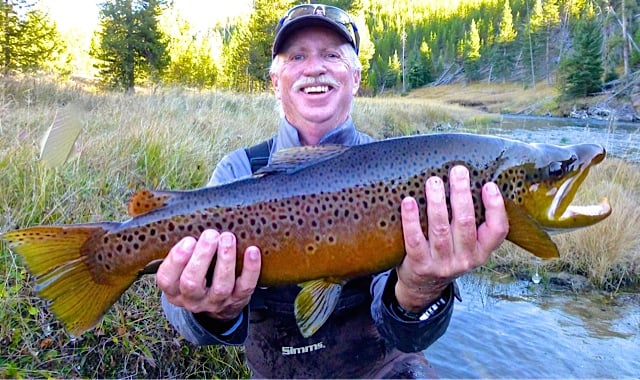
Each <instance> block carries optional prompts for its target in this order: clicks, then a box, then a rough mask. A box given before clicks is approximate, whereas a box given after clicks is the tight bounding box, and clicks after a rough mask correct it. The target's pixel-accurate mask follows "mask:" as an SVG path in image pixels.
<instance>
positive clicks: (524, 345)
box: [425, 116, 640, 379]
mask: <svg viewBox="0 0 640 380" xmlns="http://www.w3.org/2000/svg"><path fill="white" fill-rule="evenodd" d="M456 131H458V132H473V133H481V134H492V135H497V136H501V137H509V138H515V139H518V140H522V141H527V142H544V143H553V144H559V145H567V144H576V143H583V142H590V143H600V144H602V145H604V146H605V148H606V149H607V152H608V155H610V156H615V157H620V158H624V159H626V160H629V161H634V162H640V124H624V123H607V122H600V121H593V120H590V121H583V120H573V119H560V118H540V117H532V118H529V117H519V116H504V117H503V118H502V119H501V120H500V121H499V122H498V123H495V124H491V125H483V126H473V127H466V128H464V129H462V130H459V129H456ZM459 284H460V289H461V292H462V297H463V302H461V303H457V305H456V308H455V310H454V314H453V318H452V320H451V325H450V327H449V329H448V331H447V333H446V334H445V335H444V336H443V337H442V338H441V339H440V340H439V341H437V342H436V343H435V344H434V345H432V346H431V347H430V348H429V349H427V350H426V351H425V355H426V356H427V358H428V359H429V361H430V362H431V363H432V365H433V367H434V369H435V371H436V373H437V374H438V375H439V376H440V377H441V378H516V379H525V378H526V379H531V378H536V379H538V378H549V379H566V378H617V379H619V378H634V379H638V378H640V296H639V295H638V294H617V295H616V296H615V297H613V298H612V297H609V296H607V295H605V294H603V293H601V292H593V293H585V294H576V293H573V292H572V291H571V290H563V289H557V288H556V289H551V288H548V287H547V286H545V285H543V284H535V283H534V282H532V281H516V282H509V283H499V282H495V281H489V280H486V279H484V278H481V277H479V276H477V275H468V276H466V277H463V278H461V279H460V281H459Z"/></svg>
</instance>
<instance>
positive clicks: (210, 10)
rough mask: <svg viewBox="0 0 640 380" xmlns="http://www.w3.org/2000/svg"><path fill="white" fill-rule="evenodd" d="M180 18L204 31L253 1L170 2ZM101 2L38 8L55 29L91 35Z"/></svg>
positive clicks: (71, 0)
mask: <svg viewBox="0 0 640 380" xmlns="http://www.w3.org/2000/svg"><path fill="white" fill-rule="evenodd" d="M173 1H174V4H175V5H174V6H175V7H176V8H177V9H179V11H180V13H181V14H182V17H183V18H184V19H186V20H187V21H188V22H189V23H190V24H191V25H192V27H193V28H194V29H205V28H207V27H209V26H212V25H215V23H216V21H218V20H223V19H225V18H227V17H232V16H234V15H237V14H240V13H242V12H245V11H248V10H249V9H250V7H251V4H252V0H173ZM101 2H103V0H40V2H39V3H38V5H39V6H40V7H42V9H43V10H46V11H47V12H48V13H49V15H50V16H51V18H52V19H54V20H55V21H56V22H57V24H58V28H59V29H60V30H61V31H63V30H70V29H78V30H81V31H89V32H91V31H93V30H94V29H95V27H96V25H97V23H98V11H99V8H98V4H99V3H101Z"/></svg>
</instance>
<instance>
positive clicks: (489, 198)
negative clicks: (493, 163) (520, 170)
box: [395, 166, 509, 312]
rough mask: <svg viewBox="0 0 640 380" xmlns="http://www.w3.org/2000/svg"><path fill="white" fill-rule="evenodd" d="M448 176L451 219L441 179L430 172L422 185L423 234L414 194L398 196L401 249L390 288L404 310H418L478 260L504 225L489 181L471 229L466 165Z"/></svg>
mask: <svg viewBox="0 0 640 380" xmlns="http://www.w3.org/2000/svg"><path fill="white" fill-rule="evenodd" d="M449 178H450V180H449V184H450V188H449V193H450V203H451V213H452V215H451V216H452V218H451V222H449V215H448V211H447V204H446V198H445V189H444V184H443V182H442V180H441V179H440V178H438V177H431V178H429V179H428V180H427V182H426V184H425V194H426V197H427V223H428V233H427V235H428V236H425V235H424V233H423V231H422V227H421V225H420V215H419V211H418V205H417V203H416V201H415V199H413V198H411V197H407V198H405V199H404V200H403V201H402V227H403V234H404V244H405V250H406V253H407V254H406V256H405V258H404V260H403V262H402V264H401V265H400V266H399V267H398V268H397V272H398V282H397V283H396V287H395V293H396V298H397V299H398V303H399V304H400V306H402V307H403V308H404V309H405V310H408V311H413V312H418V311H421V310H423V309H424V308H425V307H426V306H427V305H428V304H429V303H431V302H432V301H434V300H435V299H436V298H438V297H439V296H440V294H441V293H442V291H443V290H444V289H445V288H446V287H447V286H448V285H449V284H450V283H451V282H452V281H453V280H454V279H456V278H457V277H459V276H461V275H463V274H465V273H467V272H469V271H470V270H472V269H474V268H476V267H479V266H481V265H482V264H484V263H485V262H486V261H487V259H488V258H489V256H490V255H491V253H492V252H493V251H494V250H495V249H496V248H498V246H500V244H501V243H502V242H503V241H504V239H505V237H506V236H507V233H508V230H509V221H508V219H507V213H506V211H505V208H504V201H503V199H502V195H501V194H500V192H499V190H498V188H497V186H496V185H495V184H494V183H487V184H485V185H484V187H483V188H482V201H483V204H484V207H485V221H484V222H483V223H482V224H481V225H480V226H479V227H478V228H477V229H476V220H475V211H474V206H473V200H472V197H471V187H470V179H469V172H468V170H467V169H466V168H465V167H463V166H456V167H454V168H453V169H452V170H451V173H450V176H449Z"/></svg>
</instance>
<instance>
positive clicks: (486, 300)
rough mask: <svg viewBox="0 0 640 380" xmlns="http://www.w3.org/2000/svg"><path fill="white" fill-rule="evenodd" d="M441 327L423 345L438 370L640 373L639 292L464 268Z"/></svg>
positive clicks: (526, 374)
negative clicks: (508, 279) (573, 286)
mask: <svg viewBox="0 0 640 380" xmlns="http://www.w3.org/2000/svg"><path fill="white" fill-rule="evenodd" d="M459 285H460V289H461V292H462V299H463V301H462V302H461V303H457V304H456V307H455V309H454V314H453V318H452V320H451V324H450V326H449V329H448V330H447V332H446V334H445V335H444V336H443V337H442V338H440V340H438V341H437V342H436V343H435V344H433V345H432V346H431V347H430V348H429V349H427V350H426V351H425V355H426V356H427V358H428V359H429V361H430V362H431V364H432V365H433V367H434V369H435V371H436V373H437V374H438V376H439V377H441V378H457V379H460V378H482V379H484V378H516V379H532V378H536V379H540V378H547V379H566V378H616V379H620V378H636V379H637V378H639V377H640V298H639V297H637V295H635V296H634V295H631V294H628V295H624V294H622V295H620V294H619V295H617V296H616V297H615V299H613V300H612V299H611V298H610V297H608V296H605V295H602V294H599V293H592V294H573V293H572V292H571V291H570V290H566V291H561V290H557V289H556V290H550V289H548V288H546V287H545V286H544V285H542V284H539V285H536V284H534V283H533V282H527V281H518V282H512V283H509V284H500V283H497V282H491V281H487V280H484V279H482V278H479V277H477V276H467V277H464V278H462V279H460V281H459Z"/></svg>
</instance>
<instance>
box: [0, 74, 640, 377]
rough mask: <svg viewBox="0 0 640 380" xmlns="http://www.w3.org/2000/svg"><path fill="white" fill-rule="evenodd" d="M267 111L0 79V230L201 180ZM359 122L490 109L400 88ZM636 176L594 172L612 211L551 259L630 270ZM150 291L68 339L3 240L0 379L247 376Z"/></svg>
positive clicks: (238, 356)
mask: <svg viewBox="0 0 640 380" xmlns="http://www.w3.org/2000/svg"><path fill="white" fill-rule="evenodd" d="M462 92H463V93H465V94H466V95H465V96H469V94H468V93H467V91H466V90H465V91H462ZM441 95H442V94H441ZM442 99H443V100H446V98H445V97H444V95H442ZM69 102H74V103H76V104H78V105H80V107H81V109H82V110H83V115H82V117H83V120H84V123H85V126H84V129H83V132H82V135H81V136H80V139H79V140H78V143H77V147H76V152H75V154H74V156H73V157H72V159H71V160H70V161H69V162H68V163H67V164H66V165H65V166H64V167H62V168H60V169H58V170H50V169H47V168H46V167H44V166H43V165H42V164H41V163H40V162H39V161H38V160H37V157H38V153H39V143H40V139H41V136H42V135H43V133H44V131H45V130H46V129H47V127H48V126H49V125H50V123H51V121H52V120H53V117H54V115H55V112H56V110H57V109H58V108H59V107H61V106H63V105H64V104H67V103H69ZM274 109H275V102H274V100H273V97H272V96H270V95H268V94H264V95H246V94H244V95H243V94H233V93H218V92H206V93H194V92H188V91H183V90H176V89H168V90H167V89H163V90H157V92H155V93H147V94H138V95H135V96H129V95H122V94H94V93H90V92H87V91H84V90H82V89H80V88H75V87H69V86H67V85H64V84H56V83H53V82H51V81H48V80H44V79H38V78H36V79H24V80H19V81H4V82H2V83H0V210H1V213H0V231H6V230H10V229H14V228H19V227H25V226H31V225H34V224H44V223H47V224H60V223H79V222H89V221H98V220H122V219H124V218H126V217H127V216H126V214H125V209H126V207H125V204H126V201H127V200H128V198H129V197H130V195H131V194H132V193H133V192H134V191H135V190H137V189H139V188H141V187H150V188H162V189H190V188H195V187H199V186H202V185H203V184H205V183H206V181H207V179H208V177H209V175H210V173H211V171H212V169H213V166H214V164H215V163H216V162H217V161H218V160H219V159H220V158H221V157H222V156H223V155H224V154H226V153H228V152H230V151H231V150H233V149H235V148H238V147H241V146H247V145H251V144H254V143H256V142H259V141H261V140H263V139H265V138H267V137H269V136H271V135H272V134H273V133H274V131H275V130H276V129H277V126H278V120H279V117H278V115H277V113H276V112H275V111H274ZM488 115H489V116H491V115H490V114H488ZM353 117H354V120H355V122H356V124H357V125H358V126H359V127H360V128H362V129H363V130H365V131H367V132H369V133H371V134H373V135H375V136H377V137H387V136H396V135H406V134H413V133H417V132H422V133H426V132H431V131H439V130H448V129H451V128H454V127H455V126H456V125H458V124H461V123H465V122H468V121H469V120H470V119H473V120H478V118H482V117H484V116H483V113H478V112H477V111H475V110H471V111H470V110H469V109H468V108H463V107H460V106H456V105H453V106H452V105H450V104H447V102H446V101H445V102H442V101H440V102H435V101H432V100H424V99H416V98H413V97H407V98H401V99H397V98H393V99H365V98H360V99H358V100H357V102H356V105H355V108H354V112H353ZM637 173H638V172H637V167H635V166H631V165H629V164H627V163H624V162H617V163H616V162H615V161H613V160H611V161H610V164H609V165H603V166H602V170H599V171H594V175H593V176H592V177H593V178H590V180H591V181H595V182H592V183H593V185H590V186H583V188H586V189H592V190H593V192H592V193H591V194H590V193H586V194H584V196H586V197H592V198H593V197H594V196H595V194H597V196H600V195H603V194H606V195H608V196H609V197H610V198H611V203H612V204H613V206H614V208H615V211H614V215H613V216H612V217H611V218H609V220H608V221H607V222H606V223H603V224H602V225H599V226H596V227H593V228H591V229H588V230H585V231H584V232H577V233H575V234H571V235H570V236H566V237H562V239H563V240H561V241H560V244H561V246H562V247H563V248H562V250H563V252H569V253H568V254H567V255H566V256H564V259H563V261H560V262H559V263H560V264H559V265H562V266H563V267H565V268H567V269H570V270H576V271H579V272H584V273H587V274H588V275H589V276H590V277H592V278H593V279H595V280H596V281H597V282H599V283H601V284H611V285H613V284H616V283H618V282H620V281H621V280H620V279H624V281H626V280H627V279H632V278H635V279H636V280H637V279H638V273H639V272H640V268H638V241H637V239H638V236H637V233H635V234H634V228H637V227H635V226H637V207H638V206H637V205H638V204H639V202H638V191H639V189H640V184H639V181H640V180H639V179H638V175H637ZM593 253H596V254H595V255H594V254H593ZM502 256H504V257H502V258H503V259H504V260H508V259H507V258H506V257H507V255H506V254H505V255H502ZM497 257H498V258H500V257H501V256H500V255H498V256H497ZM510 260H511V261H510V262H511V263H512V264H514V263H515V265H523V266H530V262H531V259H530V257H527V259H526V260H527V261H525V260H524V259H521V258H520V256H518V255H517V254H516V255H512V256H511V259H510ZM610 274H613V275H615V276H612V277H607V276H608V275H610ZM158 293H159V292H158V290H157V288H156V286H155V284H154V280H153V277H147V278H145V279H144V280H143V281H139V282H138V283H136V285H135V286H134V287H132V288H131V289H130V290H129V291H127V292H126V294H125V296H124V297H123V298H122V299H121V300H120V301H119V302H118V303H117V304H116V306H115V307H114V308H113V309H112V310H111V311H110V312H109V313H108V314H107V315H106V316H105V319H104V320H103V322H101V323H100V324H99V325H98V327H97V328H96V329H94V330H93V331H91V332H89V333H86V334H84V335H83V336H81V337H78V338H76V339H73V338H71V337H70V336H68V335H67V334H66V333H65V332H64V331H63V330H62V328H61V326H60V324H59V323H58V322H57V321H56V320H55V318H53V316H51V315H50V314H49V312H48V311H47V308H46V305H45V304H44V303H43V302H42V301H41V300H39V299H38V298H37V297H35V296H34V294H35V292H34V290H33V288H32V281H31V279H30V275H29V273H28V272H27V271H26V270H25V269H24V267H23V266H22V263H21V261H20V259H19V258H18V257H15V256H14V255H13V254H12V253H11V252H9V251H8V250H7V249H6V247H4V246H2V247H0V377H3V378H5V377H60V378H66V377H92V378H95V377H101V378H102V377H136V378H157V377H171V378H176V377H178V378H202V377H224V378H227V377H247V376H248V375H249V371H248V369H247V368H246V367H244V365H243V353H242V349H240V348H227V347H193V346H191V345H189V344H187V343H186V342H185V341H184V340H183V339H182V338H180V337H179V336H177V334H176V333H175V332H174V330H173V329H172V328H171V327H170V326H169V325H168V323H167V321H166V320H165V318H164V317H163V316H162V312H161V309H160V306H159V294H158ZM150 326H151V327H152V328H149V327H150Z"/></svg>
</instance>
